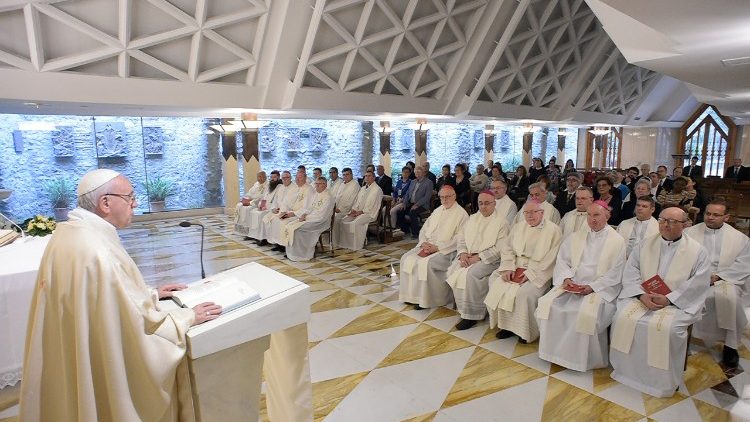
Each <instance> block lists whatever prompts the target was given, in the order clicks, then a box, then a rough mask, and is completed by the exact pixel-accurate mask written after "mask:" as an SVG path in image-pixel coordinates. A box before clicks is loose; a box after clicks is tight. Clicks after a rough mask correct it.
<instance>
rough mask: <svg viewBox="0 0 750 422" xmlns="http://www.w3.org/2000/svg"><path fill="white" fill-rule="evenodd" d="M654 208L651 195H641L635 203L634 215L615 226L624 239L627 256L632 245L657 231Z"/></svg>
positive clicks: (654, 203)
mask: <svg viewBox="0 0 750 422" xmlns="http://www.w3.org/2000/svg"><path fill="white" fill-rule="evenodd" d="M655 209H656V201H654V198H653V197H651V196H650V195H644V196H641V197H640V198H638V199H637V202H636V203H635V217H633V218H628V219H627V220H625V221H623V222H621V223H620V225H619V226H617V233H620V236H622V238H623V239H625V242H626V245H627V250H626V251H625V253H626V254H627V256H630V252H631V251H632V250H633V247H635V245H636V244H638V243H640V242H641V241H642V240H643V239H644V238H647V237H650V236H654V235H656V234H657V233H659V223H658V222H657V221H656V219H655V218H654V217H653V214H654V210H655Z"/></svg>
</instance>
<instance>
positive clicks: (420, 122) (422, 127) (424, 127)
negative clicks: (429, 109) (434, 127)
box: [409, 119, 430, 132]
mask: <svg viewBox="0 0 750 422" xmlns="http://www.w3.org/2000/svg"><path fill="white" fill-rule="evenodd" d="M409 127H410V128H412V129H414V130H416V131H417V132H426V131H428V130H430V125H428V124H427V119H417V122H416V123H413V124H411V125H409Z"/></svg>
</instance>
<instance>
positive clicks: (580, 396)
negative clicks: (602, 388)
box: [542, 377, 643, 422]
mask: <svg viewBox="0 0 750 422" xmlns="http://www.w3.org/2000/svg"><path fill="white" fill-rule="evenodd" d="M641 419H643V415H639V414H638V413H636V412H634V411H632V410H629V409H627V408H625V407H622V406H620V405H618V404H615V403H612V402H610V401H607V400H604V399H603V398H601V397H597V396H595V395H593V394H591V393H589V392H587V391H584V390H581V389H580V388H578V387H574V386H573V385H571V384H568V383H566V382H563V381H560V380H558V379H556V378H553V377H549V379H548V381H547V396H546V397H545V400H544V411H543V412H542V421H543V422H545V421H550V422H558V421H623V422H627V421H633V422H635V421H639V420H641Z"/></svg>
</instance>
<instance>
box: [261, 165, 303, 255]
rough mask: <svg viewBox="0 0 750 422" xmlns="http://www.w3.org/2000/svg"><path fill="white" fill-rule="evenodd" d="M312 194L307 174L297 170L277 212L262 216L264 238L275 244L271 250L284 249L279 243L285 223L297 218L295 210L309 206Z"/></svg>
mask: <svg viewBox="0 0 750 422" xmlns="http://www.w3.org/2000/svg"><path fill="white" fill-rule="evenodd" d="M314 194H315V189H313V187H312V186H310V185H309V184H308V183H307V174H306V173H303V172H302V171H299V170H298V171H297V175H296V176H295V178H294V185H292V186H291V187H290V191H289V193H288V194H287V196H286V200H285V201H284V202H283V203H282V204H281V205H280V206H279V210H278V212H272V213H271V214H269V215H267V216H265V217H264V218H263V221H264V223H265V224H266V230H267V232H266V234H267V236H266V240H268V243H273V244H275V245H276V246H274V247H273V248H271V250H273V251H283V250H284V247H283V246H282V245H281V244H280V243H281V233H282V231H283V230H284V228H285V227H286V226H287V224H289V223H291V222H292V221H296V220H297V218H296V217H297V216H298V214H295V213H296V212H299V210H301V209H305V208H309V206H310V201H311V200H312V197H313V195H314Z"/></svg>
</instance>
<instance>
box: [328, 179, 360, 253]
mask: <svg viewBox="0 0 750 422" xmlns="http://www.w3.org/2000/svg"><path fill="white" fill-rule="evenodd" d="M341 173H342V175H343V177H342V181H341V183H340V184H339V186H338V187H337V188H336V194H335V195H334V194H333V192H331V195H333V199H334V207H335V208H334V217H333V227H331V231H332V232H333V238H334V239H336V235H337V233H336V231H337V230H338V228H339V227H340V226H341V220H343V219H344V217H346V216H347V215H349V213H350V212H351V211H352V207H353V206H354V201H356V200H357V195H358V194H359V189H360V186H359V185H358V184H357V181H356V180H354V174H353V173H352V169H350V168H349V167H344V169H343V170H342V171H341Z"/></svg>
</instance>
